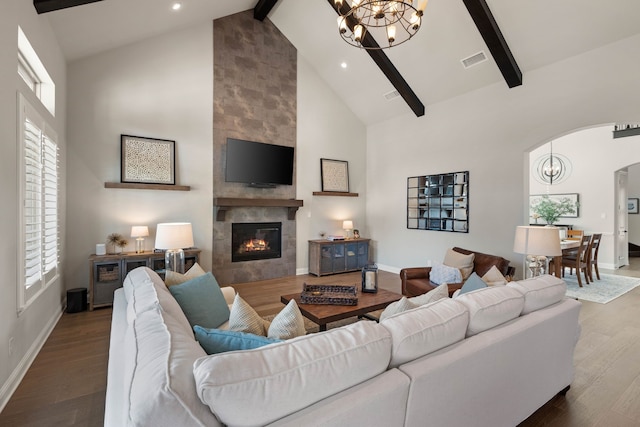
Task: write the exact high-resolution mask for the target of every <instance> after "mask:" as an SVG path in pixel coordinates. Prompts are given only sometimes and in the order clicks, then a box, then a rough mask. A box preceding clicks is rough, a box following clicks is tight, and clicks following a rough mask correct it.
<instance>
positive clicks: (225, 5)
mask: <svg viewBox="0 0 640 427" xmlns="http://www.w3.org/2000/svg"><path fill="white" fill-rule="evenodd" d="M180 1H181V3H182V4H183V7H182V9H181V10H180V11H177V12H174V11H172V10H171V3H172V2H171V1H170V0H103V1H98V2H94V3H90V4H86V5H82V6H77V7H72V8H67V9H62V10H57V11H54V12H49V13H45V14H44V15H41V16H42V19H46V20H48V21H49V22H50V24H51V26H52V27H53V29H54V32H55V34H56V36H57V37H58V41H59V44H60V46H61V48H62V50H63V52H64V54H65V56H66V57H67V59H68V60H69V61H74V60H78V59H80V58H83V57H85V56H89V55H93V54H95V53H98V52H102V51H105V50H108V49H112V48H116V47H119V46H123V45H126V44H130V43H133V42H136V41H140V40H143V39H146V38H150V37H154V36H157V35H159V34H162V33H166V32H169V31H173V30H176V29H180V28H186V27H189V26H191V25H194V24H198V23H203V22H210V21H212V20H214V19H217V18H220V17H222V16H226V15H230V14H233V13H237V12H241V11H244V10H248V9H253V8H254V7H255V6H256V4H257V3H258V1H257V0H215V1H212V0H180ZM485 1H486V5H487V6H488V8H489V9H490V12H491V13H492V15H493V17H494V18H495V22H496V23H497V25H498V27H499V29H500V30H501V33H502V35H503V37H504V40H503V41H504V45H505V46H508V48H509V49H510V52H511V53H512V61H513V62H514V64H517V66H518V67H519V69H520V71H521V73H522V84H523V85H524V86H526V84H527V73H528V72H531V71H532V70H535V69H536V68H539V67H544V66H546V65H549V64H552V63H554V62H557V61H562V60H563V59H566V58H569V57H572V56H575V55H578V54H580V53H583V52H587V51H589V50H592V49H596V48H598V47H601V46H604V45H606V44H609V43H612V42H615V41H617V40H620V39H623V38H626V37H630V36H632V35H635V34H637V33H639V32H640V25H638V23H637V17H638V16H640V2H639V1H638V0H609V1H608V2H603V1H601V0H564V1H562V2H558V1H557V0H536V1H528V2H524V1H517V0H485ZM261 2H265V0H261ZM273 2H274V1H273V0H268V1H266V3H273ZM482 3H484V2H483V1H478V0H430V1H429V4H428V6H427V9H426V11H425V16H424V18H423V25H422V28H421V29H420V31H419V32H418V34H417V35H416V36H415V37H414V38H413V39H412V40H410V41H408V42H407V43H404V44H402V45H400V46H397V47H394V48H392V49H390V50H385V51H384V54H385V56H386V57H387V58H388V60H389V61H390V63H391V64H393V66H394V67H395V68H396V69H397V71H398V73H399V74H400V75H401V76H402V77H403V78H404V80H405V81H406V83H407V84H408V86H409V87H410V88H411V89H412V91H413V92H414V93H415V95H416V97H417V99H419V100H420V102H421V103H422V104H423V105H424V106H425V107H426V115H427V116H428V115H429V106H430V105H432V104H435V103H438V102H441V101H445V100H447V99H449V98H452V97H456V96H459V95H462V94H464V93H466V92H469V91H473V90H476V89H479V88H481V87H483V86H486V85H493V84H498V85H502V86H503V87H504V90H505V91H517V90H519V89H518V86H517V84H516V85H514V84H512V82H510V80H509V79H512V78H513V76H507V75H503V74H504V73H503V72H501V69H503V70H504V63H502V62H504V61H505V58H500V57H499V56H498V55H495V52H494V53H493V54H494V55H495V58H496V59H494V57H493V56H492V52H490V50H489V49H488V47H487V42H485V40H484V39H483V37H482V36H481V32H480V31H479V29H478V27H477V26H476V22H474V20H473V19H472V15H471V14H470V12H472V13H474V16H475V15H476V13H475V12H473V10H472V8H473V7H478V5H480V7H481V6H482ZM336 16H337V15H336V12H335V10H333V8H332V6H331V4H330V2H328V1H327V0H305V1H301V0H279V1H277V2H275V5H274V6H273V8H272V9H271V10H270V11H269V12H268V14H267V18H268V19H270V20H271V21H272V22H273V23H274V24H275V25H276V26H277V27H278V28H279V29H280V31H282V33H283V34H284V35H285V36H286V37H287V38H288V39H289V40H290V41H291V43H293V44H294V45H295V46H296V48H297V49H298V52H299V54H300V55H301V56H302V57H304V59H305V60H306V61H308V62H309V63H310V64H311V66H312V67H313V68H314V69H315V70H316V72H317V73H318V74H319V75H320V76H321V77H322V78H323V79H324V80H325V81H326V82H327V83H328V85H329V86H330V87H332V88H333V90H334V91H335V92H336V93H337V94H338V95H339V96H340V97H341V98H342V100H343V101H344V102H345V103H346V104H347V105H348V106H349V107H350V108H351V110H352V111H353V112H354V113H355V114H356V115H357V116H358V117H359V118H360V119H361V120H362V121H363V123H365V124H373V123H376V122H380V121H383V120H385V119H388V118H390V117H395V116H399V115H405V114H411V115H414V117H415V116H416V115H419V114H417V113H415V109H413V108H412V107H411V104H408V103H407V102H405V101H404V100H403V99H402V97H396V98H393V99H390V100H388V99H386V98H385V96H384V95H385V94H388V93H389V92H392V91H394V90H395V89H396V88H395V87H394V86H393V84H392V83H391V82H390V80H389V79H388V78H387V77H386V76H385V75H384V74H383V72H382V71H381V69H380V68H379V67H378V66H377V65H376V63H375V62H374V61H373V60H372V58H371V57H370V56H369V55H368V54H367V52H366V51H363V50H361V49H357V48H355V47H352V46H349V45H347V44H346V43H344V41H342V39H341V38H340V36H339V35H338V31H337V28H336ZM480 51H484V52H485V54H486V55H487V57H488V58H489V60H487V61H485V62H482V63H480V64H478V65H475V66H473V67H470V68H468V69H465V68H464V67H463V66H462V63H461V60H462V59H463V58H466V57H469V56H471V55H474V54H476V53H478V52H480ZM508 60H509V59H508V58H507V61H508ZM343 62H344V63H346V64H347V68H342V67H341V64H342V63H343ZM498 65H500V67H499V66H498ZM507 65H508V64H507ZM594 65H595V64H594ZM507 68H508V67H507ZM516 77H517V76H516ZM508 81H509V83H507V82H508ZM509 86H515V87H514V88H513V89H510V88H509Z"/></svg>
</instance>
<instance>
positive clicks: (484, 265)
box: [400, 247, 516, 297]
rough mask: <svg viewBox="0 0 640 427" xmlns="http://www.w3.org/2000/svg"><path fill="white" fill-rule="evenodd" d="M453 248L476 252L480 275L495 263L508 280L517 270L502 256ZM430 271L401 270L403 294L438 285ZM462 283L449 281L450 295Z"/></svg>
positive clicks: (415, 292)
mask: <svg viewBox="0 0 640 427" xmlns="http://www.w3.org/2000/svg"><path fill="white" fill-rule="evenodd" d="M453 250H454V251H456V252H458V253H461V254H464V255H469V254H472V253H473V254H475V256H474V259H473V271H475V272H476V274H477V275H478V276H480V277H482V276H484V275H485V274H486V273H487V272H488V271H489V270H490V269H491V267H492V266H494V265H495V266H496V267H497V268H498V270H499V271H500V273H502V275H503V276H504V277H505V278H506V279H507V280H510V279H511V277H513V275H514V274H515V272H516V269H515V267H512V266H510V265H509V260H508V259H505V258H502V257H500V256H497V255H489V254H484V253H482V252H475V251H470V250H468V249H462V248H458V247H455V248H453ZM430 272H431V267H412V268H403V269H402V270H400V280H401V281H402V295H406V296H409V297H412V296H416V295H421V294H424V293H425V292H429V291H430V290H432V289H434V288H435V287H436V286H438V285H436V284H435V283H433V282H431V280H429V274H430ZM462 285H463V283H448V284H447V286H448V288H449V296H451V295H453V293H454V292H455V291H456V290H458V289H460V288H461V287H462Z"/></svg>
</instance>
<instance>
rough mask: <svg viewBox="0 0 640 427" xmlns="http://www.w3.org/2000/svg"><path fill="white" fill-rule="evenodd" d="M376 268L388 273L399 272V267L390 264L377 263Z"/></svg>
mask: <svg viewBox="0 0 640 427" xmlns="http://www.w3.org/2000/svg"><path fill="white" fill-rule="evenodd" d="M378 270H382V271H387V272H389V273H396V274H400V269H399V268H398V267H393V266H391V265H385V264H378Z"/></svg>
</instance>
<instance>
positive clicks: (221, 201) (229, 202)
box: [213, 197, 304, 221]
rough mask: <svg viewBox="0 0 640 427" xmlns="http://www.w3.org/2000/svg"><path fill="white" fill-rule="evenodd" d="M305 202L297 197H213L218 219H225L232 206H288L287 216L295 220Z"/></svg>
mask: <svg viewBox="0 0 640 427" xmlns="http://www.w3.org/2000/svg"><path fill="white" fill-rule="evenodd" d="M303 203H304V201H303V200H296V199H245V198H234V197H215V198H214V199H213V206H215V207H216V208H217V212H216V221H224V220H225V219H226V215H227V211H228V210H230V209H232V208H245V207H268V208H279V207H282V208H287V209H288V216H287V218H288V219H289V220H294V219H296V212H297V211H298V209H299V208H300V207H301V206H302V204H303Z"/></svg>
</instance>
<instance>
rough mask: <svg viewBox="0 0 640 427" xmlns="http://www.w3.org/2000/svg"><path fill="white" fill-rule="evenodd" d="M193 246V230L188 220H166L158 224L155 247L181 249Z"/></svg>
mask: <svg viewBox="0 0 640 427" xmlns="http://www.w3.org/2000/svg"><path fill="white" fill-rule="evenodd" d="M192 246H193V230H192V228H191V223H190V222H166V223H161V224H158V228H157V230H156V245H155V247H156V249H183V248H190V247H192Z"/></svg>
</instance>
